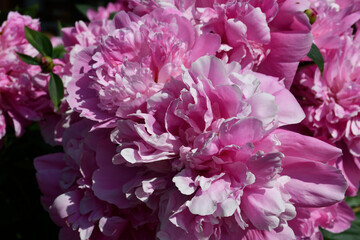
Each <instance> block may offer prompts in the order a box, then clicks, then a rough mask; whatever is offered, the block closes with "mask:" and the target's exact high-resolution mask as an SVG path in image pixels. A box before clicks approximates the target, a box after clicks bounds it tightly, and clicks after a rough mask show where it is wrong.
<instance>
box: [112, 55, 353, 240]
mask: <svg viewBox="0 0 360 240" xmlns="http://www.w3.org/2000/svg"><path fill="white" fill-rule="evenodd" d="M292 113H297V114H292ZM129 117H130V118H131V119H127V120H119V121H118V126H117V128H116V129H115V130H114V131H113V133H112V139H113V142H115V143H117V144H118V148H117V152H118V154H117V155H116V156H115V157H114V159H113V162H114V163H115V164H119V165H120V166H122V165H124V164H125V165H126V166H129V167H130V166H133V167H144V168H147V169H148V171H145V170H143V171H139V172H138V174H139V175H138V176H139V177H138V178H139V180H141V181H142V184H141V185H142V190H141V191H138V192H136V191H135V196H136V197H137V199H138V200H141V201H143V202H145V203H146V204H148V205H149V206H152V205H153V204H154V202H153V199H154V198H155V199H159V198H160V201H157V202H156V203H157V204H158V211H159V214H158V215H159V219H160V231H158V233H157V237H158V238H159V239H248V238H250V239H251V238H254V237H255V236H256V239H295V238H296V235H295V234H296V233H295V232H294V231H293V230H292V229H291V228H290V227H289V225H288V223H287V222H288V221H290V220H291V219H294V218H295V216H296V209H297V208H315V209H316V208H321V207H326V206H331V205H333V204H336V203H337V202H339V201H341V200H342V199H343V198H344V192H345V190H346V188H347V185H346V181H345V179H344V177H343V176H342V175H341V173H340V171H339V170H337V169H336V168H334V167H332V166H329V165H328V164H327V162H328V161H330V160H332V159H336V158H337V157H338V156H339V155H341V151H340V150H339V149H337V148H335V147H333V146H331V145H329V144H326V143H324V142H321V141H319V140H317V139H315V138H311V137H305V136H302V135H300V134H297V133H293V132H289V131H285V130H274V129H276V128H277V127H278V126H282V125H287V124H293V123H297V122H300V121H301V120H302V118H303V117H304V116H303V113H302V111H301V109H300V106H299V105H298V103H297V102H296V101H295V98H294V97H293V96H292V95H291V94H290V92H289V91H288V90H287V89H286V88H285V86H284V85H282V84H280V83H279V82H278V79H277V78H274V77H270V76H266V75H262V74H259V73H253V72H251V71H249V70H241V68H240V65H239V64H237V63H235V62H234V63H231V64H224V63H223V62H222V61H221V60H219V59H217V58H215V57H202V58H200V59H198V60H197V61H196V62H195V63H193V64H192V67H191V69H190V70H188V71H187V70H185V72H184V73H183V74H182V76H181V77H178V78H177V79H176V80H175V79H173V80H171V81H170V82H168V83H166V84H165V86H164V88H163V89H162V90H161V91H159V92H158V93H156V94H154V95H153V96H151V97H150V98H149V99H148V100H147V108H146V109H143V110H142V111H138V112H136V113H134V114H131V115H129ZM151 172H152V174H151ZM169 179H172V182H173V184H169ZM126 185H127V184H126ZM122 189H123V191H124V188H122ZM155 209H156V208H155ZM174 233H176V234H174ZM179 236H180V238H179Z"/></svg>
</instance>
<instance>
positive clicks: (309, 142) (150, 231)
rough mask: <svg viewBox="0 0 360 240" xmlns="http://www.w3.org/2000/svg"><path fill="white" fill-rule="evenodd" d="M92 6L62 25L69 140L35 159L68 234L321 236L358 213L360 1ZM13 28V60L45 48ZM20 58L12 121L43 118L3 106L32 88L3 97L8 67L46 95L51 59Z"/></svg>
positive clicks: (215, 0) (46, 201)
mask: <svg viewBox="0 0 360 240" xmlns="http://www.w3.org/2000/svg"><path fill="white" fill-rule="evenodd" d="M339 2H340V1H339ZM12 14H15V13H12ZM87 15H88V18H89V21H90V22H88V23H86V22H83V21H79V22H77V23H75V26H73V27H67V28H63V29H62V32H63V39H62V41H63V43H64V47H65V49H66V50H67V53H66V54H65V56H64V59H63V60H62V61H63V65H64V66H63V69H62V74H61V77H62V80H63V83H64V86H65V97H64V99H63V102H62V105H61V107H60V110H59V111H58V113H59V116H58V117H56V118H55V119H56V121H55V122H53V123H52V124H50V125H47V129H46V132H48V133H50V132H52V133H51V134H49V135H48V137H47V138H56V139H53V141H54V142H57V143H58V144H60V145H62V147H63V152H60V153H54V154H50V155H44V156H40V157H38V158H36V159H35V161H34V164H35V168H36V170H37V175H36V176H37V180H38V183H39V187H40V189H41V191H42V193H43V196H42V202H43V205H44V207H45V208H46V210H48V212H49V214H50V216H51V219H52V220H53V221H54V222H55V223H56V224H57V225H59V226H60V227H61V231H60V234H59V238H60V239H81V240H86V239H109V240H110V239H114V240H115V239H161V240H172V239H174V240H175V239H183V240H192V239H194V240H195V239H203V240H205V239H216V240H219V239H229V240H231V239H243V240H245V239H264V240H273V239H286V240H288V239H294V240H295V239H314V240H315V239H322V235H321V232H320V230H319V227H321V228H324V229H326V230H328V231H331V232H334V233H337V232H342V231H344V230H346V229H347V228H349V227H350V221H351V220H353V219H354V213H353V211H352V209H351V208H350V207H349V206H347V204H346V203H345V202H344V201H343V200H344V197H345V195H346V194H347V195H354V194H356V192H357V189H358V187H359V180H360V179H359V176H360V174H358V173H359V171H360V165H359V163H358V161H359V157H360V137H359V136H360V130H359V129H360V120H359V119H360V118H359V116H358V112H359V111H360V100H359V94H358V92H359V91H358V90H359V89H358V88H359V87H358V72H359V71H358V70H359V68H358V65H359V62H360V61H359V60H360V59H359V58H358V52H359V49H360V36H359V33H358V32H356V29H357V28H356V26H358V21H359V20H360V3H359V2H358V1H355V0H354V1H346V3H343V4H340V3H338V2H335V1H332V2H331V3H330V1H325V0H317V1H315V0H309V1H307V0H306V1H296V0H268V1H257V0H248V1H241V0H236V1H227V0H225V1H223V0H211V1H202V0H185V1H180V0H166V1H165V0H156V1H137V0H126V1H118V2H116V3H110V4H109V5H108V6H107V7H100V8H99V9H98V10H97V11H96V10H89V11H88V13H87ZM16 16H17V18H18V19H26V21H28V22H32V23H33V24H35V25H36V24H38V22H37V21H36V20H32V19H30V18H27V17H24V16H21V15H16ZM315 17H317V19H316V20H315V22H314V18H315ZM11 18H12V15H9V20H8V22H7V23H4V24H5V25H3V27H2V28H1V29H2V30H1V33H3V32H4V31H6V30H7V29H10V26H12V25H10V22H11V21H10V19H11ZM23 21H25V20H23ZM28 24H29V23H27V22H26V23H23V25H28ZM36 26H38V25H36ZM36 26H35V27H34V28H35V29H36ZM354 29H355V30H354ZM9 31H10V30H9ZM11 31H12V33H13V30H11ZM19 34H20V33H19ZM21 34H22V35H24V33H23V32H21ZM21 34H20V35H21ZM22 35H21V36H22ZM2 36H6V37H9V36H11V35H9V34H6V35H5V34H2V35H0V38H1V37H2ZM16 38H17V39H18V40H21V43H19V44H15V41H13V42H11V44H15V45H16V47H12V48H10V47H3V46H7V45H6V44H4V45H1V48H0V50H1V51H3V49H7V50H6V51H5V50H4V54H5V53H6V54H7V56H4V57H2V55H0V61H8V60H9V59H11V58H10V57H9V56H10V55H11V54H12V56H14V57H13V58H16V53H15V51H18V52H22V51H23V52H25V51H34V49H32V48H31V46H30V45H28V43H27V42H26V41H25V40H24V37H23V36H22V38H20V37H16ZM1 41H2V39H1ZM312 44H315V45H317V46H318V47H319V48H320V51H321V53H322V54H323V56H324V61H325V68H324V72H323V73H322V72H321V71H320V70H319V69H318V68H317V66H315V65H314V64H312V62H310V60H313V59H309V58H308V57H307V56H306V55H307V54H308V53H309V51H310V49H312V47H311V46H312ZM14 49H15V50H14ZM25 53H26V54H28V55H31V56H34V55H36V51H35V52H25ZM0 54H3V53H2V52H0ZM16 59H17V58H16ZM16 61H17V62H18V63H19V64H18V65H14V64H13V62H11V63H8V64H7V65H4V66H9V67H4V68H2V65H1V67H0V71H2V72H0V74H2V75H0V76H5V77H6V78H3V77H1V78H0V87H1V88H0V100H1V102H0V111H2V114H3V115H4V112H6V114H7V115H6V116H8V117H9V118H10V119H12V120H13V121H14V125H15V126H16V121H20V120H17V119H18V118H16V116H22V119H23V118H24V119H27V120H37V121H38V120H39V119H38V118H35V117H34V118H32V117H30V116H32V115H31V114H30V113H28V112H27V111H25V110H24V109H26V108H25V107H21V108H20V107H18V108H17V107H14V106H13V105H11V106H13V108H8V107H3V105H4V106H7V105H6V103H7V102H8V101H9V104H10V103H11V104H19V103H21V102H22V101H21V100H18V99H14V100H13V99H12V98H10V97H6V100H3V98H4V96H5V94H7V92H6V91H8V92H9V94H10V93H11V94H13V95H10V96H16V97H17V96H18V95H14V90H13V89H16V90H17V92H16V94H18V93H19V92H21V91H20V90H18V88H15V86H13V85H11V87H7V85H6V84H8V82H9V83H12V84H15V85H16V86H21V87H23V88H24V89H25V90H26V91H25V90H24V91H25V94H24V95H21V97H23V96H26V97H28V95H26V93H28V94H30V93H31V94H34V95H36V97H34V98H36V101H31V102H30V101H28V100H24V101H25V102H26V103H27V104H31V107H30V109H31V111H33V112H37V111H36V110H37V109H40V107H42V106H43V105H45V104H47V106H49V104H48V102H44V101H43V100H42V98H41V97H42V96H43V95H44V96H47V95H46V94H47V92H46V89H45V90H44V89H42V91H44V92H39V93H38V91H40V90H38V88H36V87H39V86H45V85H46V84H44V85H40V84H38V83H37V82H36V81H37V79H39V78H36V77H34V74H33V72H32V71H34V72H36V73H37V74H39V69H35V70H32V68H31V67H30V66H29V65H26V64H25V63H21V62H20V61H19V59H17V60H16ZM315 62H317V61H315ZM299 63H300V67H298V66H299ZM14 66H16V68H14ZM11 67H13V68H14V69H13V68H11ZM8 68H9V69H8ZM17 68H19V69H17ZM20 68H21V69H20ZM34 68H36V67H34ZM2 69H4V70H2ZM20 73H21V74H20ZM15 76H16V78H15ZM3 79H5V80H3ZM23 79H31V81H30V80H28V81H29V84H30V83H31V87H29V86H28V85H25V83H22V81H24V80H23ZM6 81H7V82H6ZM293 81H294V84H293ZM3 82H4V84H3ZM3 85H4V86H5V87H3ZM3 88H4V89H5V90H3ZM35 88H36V89H35ZM6 89H10V90H11V91H10V90H6ZM19 89H20V88H19ZM33 89H35V90H33ZM39 89H41V88H39ZM292 92H294V93H295V96H299V99H297V98H296V97H295V96H294V95H293V93H292ZM6 96H7V95H6ZM20 99H22V98H20ZM37 101H39V102H41V103H42V105H39V106H38V105H36V106H37V107H34V105H35V103H34V102H36V103H37ZM298 101H299V102H300V104H299V102H298ZM25 106H27V105H25ZM13 109H16V112H15V113H16V114H15V113H14V112H13V111H14V110H13ZM20 113H21V114H22V115H20ZM40 113H42V114H44V110H41V111H40ZM3 115H0V120H1V119H2V118H4V117H3ZM36 116H37V115H36ZM303 119H305V120H304V121H303ZM300 124H301V125H300ZM1 126H3V125H2V124H1V122H0V127H1ZM294 126H295V127H294ZM304 128H306V131H302V130H303V129H304ZM294 129H295V130H297V131H294ZM310 131H312V133H313V134H312V135H313V136H309V134H307V135H303V134H304V133H309V132H310ZM1 134H2V135H4V131H3V132H2V131H1V128H0V137H1V136H2V135H1ZM49 136H50V137H49ZM48 140H49V139H48ZM49 141H50V142H51V140H49Z"/></svg>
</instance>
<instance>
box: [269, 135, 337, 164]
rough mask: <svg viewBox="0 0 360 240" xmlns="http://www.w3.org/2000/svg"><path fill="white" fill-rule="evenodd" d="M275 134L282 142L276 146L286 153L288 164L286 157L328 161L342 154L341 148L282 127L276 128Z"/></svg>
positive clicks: (284, 162)
mask: <svg viewBox="0 0 360 240" xmlns="http://www.w3.org/2000/svg"><path fill="white" fill-rule="evenodd" d="M273 134H274V137H275V138H276V139H278V140H279V141H280V142H281V144H280V145H279V146H277V147H276V148H277V150H278V151H280V152H282V153H283V154H284V155H285V159H284V161H283V164H284V165H286V164H287V162H286V157H301V158H303V159H308V160H313V161H319V162H323V163H327V162H329V161H331V160H333V159H336V158H338V157H340V156H341V155H342V152H341V149H339V148H337V147H334V146H332V145H330V144H328V143H326V142H323V141H321V140H319V139H316V138H313V137H309V136H305V135H301V134H299V133H295V132H291V131H286V130H281V129H277V130H275V131H274V132H273Z"/></svg>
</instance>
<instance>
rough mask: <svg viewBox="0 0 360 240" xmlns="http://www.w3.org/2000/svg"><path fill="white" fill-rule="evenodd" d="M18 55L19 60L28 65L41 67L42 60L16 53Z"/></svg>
mask: <svg viewBox="0 0 360 240" xmlns="http://www.w3.org/2000/svg"><path fill="white" fill-rule="evenodd" d="M16 54H17V55H18V56H19V58H20V59H21V60H22V61H23V62H25V63H27V64H31V65H40V60H39V59H38V58H36V57H32V56H29V55H25V54H22V53H18V52H16Z"/></svg>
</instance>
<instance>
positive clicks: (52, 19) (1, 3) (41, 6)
mask: <svg viewBox="0 0 360 240" xmlns="http://www.w3.org/2000/svg"><path fill="white" fill-rule="evenodd" d="M108 2H112V1H110V0H0V11H1V13H2V15H5V16H6V14H7V11H9V10H15V9H17V10H20V11H22V10H24V9H26V8H28V7H31V6H34V5H38V11H37V15H36V17H37V18H40V21H41V29H42V31H43V32H50V33H53V34H56V33H57V31H58V30H57V29H58V21H60V22H61V24H62V25H63V26H72V25H73V24H74V22H75V21H78V20H80V19H81V20H86V17H84V15H82V14H81V13H80V12H79V11H78V10H77V8H76V7H75V6H76V5H77V4H86V5H91V6H94V8H96V7H98V6H104V5H106V3H108Z"/></svg>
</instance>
